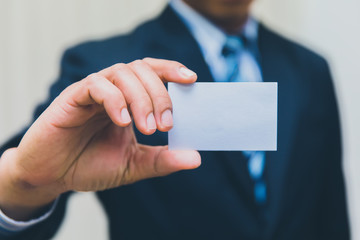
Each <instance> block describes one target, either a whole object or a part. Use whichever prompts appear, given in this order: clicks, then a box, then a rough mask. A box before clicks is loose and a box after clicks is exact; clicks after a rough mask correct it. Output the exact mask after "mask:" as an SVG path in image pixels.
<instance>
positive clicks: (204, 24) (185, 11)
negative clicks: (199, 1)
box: [170, 0, 258, 57]
mask: <svg viewBox="0 0 360 240" xmlns="http://www.w3.org/2000/svg"><path fill="white" fill-rule="evenodd" d="M170 6H171V7H172V8H173V10H174V11H175V12H176V14H178V15H179V17H180V18H181V19H182V21H183V22H184V24H185V25H186V26H187V27H188V29H189V30H190V32H191V33H192V34H193V36H194V38H195V39H196V41H197V42H198V44H199V45H200V48H201V50H202V52H203V53H204V54H205V55H208V54H210V55H212V54H211V53H213V54H216V55H219V54H221V51H222V48H223V46H224V44H225V41H226V37H227V35H226V33H225V32H224V31H222V30H221V29H220V28H218V27H217V26H215V25H214V24H213V23H211V22H210V21H209V20H207V19H206V18H205V17H204V16H202V15H201V14H199V13H198V12H196V11H195V10H194V9H192V8H191V7H190V6H189V5H187V4H186V3H185V2H183V1H182V0H171V1H170ZM241 34H242V35H243V37H245V39H246V40H247V41H249V42H255V41H256V40H257V37H258V23H257V21H256V20H255V19H253V18H252V17H249V19H248V21H247V22H246V24H245V26H244V28H243V31H242V33H241ZM205 57H206V56H205Z"/></svg>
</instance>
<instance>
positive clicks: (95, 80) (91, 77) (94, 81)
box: [85, 73, 101, 86]
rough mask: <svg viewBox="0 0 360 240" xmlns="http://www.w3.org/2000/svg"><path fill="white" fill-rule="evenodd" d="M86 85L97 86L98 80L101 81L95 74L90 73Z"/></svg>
mask: <svg viewBox="0 0 360 240" xmlns="http://www.w3.org/2000/svg"><path fill="white" fill-rule="evenodd" d="M85 79H86V84H87V85H89V86H93V85H96V84H98V82H99V80H100V79H101V78H100V76H99V75H98V74H97V73H92V74H90V75H88V76H87V77H86V78H85Z"/></svg>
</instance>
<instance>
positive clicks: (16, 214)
mask: <svg viewBox="0 0 360 240" xmlns="http://www.w3.org/2000/svg"><path fill="white" fill-rule="evenodd" d="M16 160H17V159H16V149H9V150H7V151H6V152H5V153H4V154H3V155H2V156H1V158H0V209H1V210H2V212H3V213H4V214H6V215H7V216H8V217H10V218H12V219H14V220H18V221H27V220H29V219H32V218H34V217H37V216H38V215H41V214H42V213H43V212H44V210H45V209H47V207H48V206H49V204H51V203H52V202H53V201H54V200H55V199H56V198H57V197H58V196H59V195H60V192H58V191H56V188H55V187H54V186H50V185H49V186H34V185H31V184H30V183H29V182H28V181H27V174H26V173H24V171H23V170H21V169H19V167H18V166H17V162H16Z"/></svg>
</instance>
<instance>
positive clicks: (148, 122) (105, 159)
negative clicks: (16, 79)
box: [0, 58, 201, 220]
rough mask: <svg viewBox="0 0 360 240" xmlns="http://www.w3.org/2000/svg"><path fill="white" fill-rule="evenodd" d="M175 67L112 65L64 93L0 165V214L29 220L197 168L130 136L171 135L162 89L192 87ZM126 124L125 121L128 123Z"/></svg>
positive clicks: (191, 158)
mask: <svg viewBox="0 0 360 240" xmlns="http://www.w3.org/2000/svg"><path fill="white" fill-rule="evenodd" d="M196 78H197V76H196V74H195V73H193V72H192V71H190V70H188V69H187V68H186V67H184V66H183V65H181V64H180V63H178V62H174V61H166V60H159V59H150V58H146V59H143V60H137V61H134V62H132V63H129V64H116V65H114V66H111V67H109V68H107V69H104V70H102V71H100V72H98V73H94V74H91V75H89V76H88V77H86V78H85V79H83V80H82V81H79V82H77V83H74V84H73V85H71V86H69V87H68V88H66V89H65V90H64V91H63V92H62V93H61V94H60V95H59V96H58V97H57V98H56V99H55V100H54V101H53V102H52V104H51V105H50V106H49V107H48V108H47V109H46V110H45V111H44V112H43V114H42V115H41V116H40V117H39V118H38V119H37V120H36V121H35V122H34V124H33V125H32V126H31V127H30V129H29V130H28V131H27V133H26V134H25V136H24V138H23V139H22V141H21V143H20V145H19V146H18V147H17V148H13V149H9V150H8V151H6V152H5V153H4V154H3V156H2V158H1V161H0V208H1V209H2V210H3V211H4V212H5V213H6V214H7V215H9V216H10V217H13V218H15V219H19V220H23V219H27V218H29V217H31V216H32V215H34V214H35V212H36V211H38V210H39V209H41V208H42V207H43V206H45V205H46V204H49V203H51V202H52V201H53V200H54V199H55V198H57V197H58V196H59V194H61V193H64V192H66V191H69V190H75V191H98V190H104V189H109V188H114V187H118V186H120V185H123V184H129V183H133V182H135V181H138V180H141V179H145V178H150V177H155V176H163V175H167V174H170V173H172V172H175V171H179V170H182V169H192V168H196V167H198V166H199V165H200V163H201V159H200V155H199V153H198V152H196V151H169V150H167V146H157V147H152V146H145V145H141V144H138V143H137V141H136V138H135V134H134V131H133V124H131V122H132V121H133V122H134V123H135V126H136V128H137V129H138V130H139V131H140V132H142V133H143V134H148V135H149V134H153V133H154V132H155V131H156V129H158V130H160V131H168V130H170V129H171V128H172V125H173V121H172V105H171V100H170V98H169V95H168V93H167V91H166V88H165V86H164V84H163V81H171V82H178V83H193V82H195V81H196ZM131 116H132V117H131Z"/></svg>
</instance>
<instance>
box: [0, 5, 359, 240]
mask: <svg viewBox="0 0 360 240" xmlns="http://www.w3.org/2000/svg"><path fill="white" fill-rule="evenodd" d="M165 2H166V0H152V1H147V0H132V1H126V0H102V1H98V0H62V1H58V0H32V1H28V0H0V29H1V33H0V142H2V141H4V140H5V139H7V138H8V137H9V136H11V135H12V134H14V133H15V132H16V131H18V130H19V129H20V128H21V127H23V126H24V125H26V123H28V122H29V121H30V119H31V114H32V111H33V108H34V106H35V105H36V104H37V103H39V102H40V101H42V100H43V99H45V97H46V94H47V90H48V87H49V85H50V84H51V83H52V82H53V81H54V79H55V78H56V76H57V73H58V63H59V58H60V56H61V53H62V52H63V50H64V49H65V48H66V47H68V46H71V45H73V44H75V43H78V42H80V41H82V40H85V39H89V38H101V37H104V36H109V35H112V34H115V33H119V32H125V31H128V30H129V29H131V28H132V27H133V26H134V25H137V24H138V23H139V22H141V21H143V20H144V19H147V18H149V17H151V16H153V15H155V14H157V13H158V12H159V11H160V10H161V9H162V7H163V6H164V4H165ZM359 9H360V1H358V0H343V1H337V0H292V1H289V0H257V1H256V4H255V9H254V12H255V15H257V16H258V18H260V19H263V20H264V21H265V22H266V23H267V24H268V25H270V26H271V27H272V28H274V29H276V30H277V31H279V32H281V33H283V34H285V35H286V36H288V37H290V38H292V39H295V40H297V41H300V42H302V43H304V44H305V45H307V46H310V47H311V48H313V49H315V50H316V51H318V52H320V53H321V54H323V55H325V56H326V57H327V58H328V59H329V60H330V63H331V66H332V70H333V75H334V77H335V83H336V87H337V93H338V96H339V100H340V107H341V117H342V127H343V134H344V150H345V151H344V167H345V172H346V180H347V188H348V200H349V205H350V217H351V223H352V235H353V239H360V204H359V203H360V187H359V186H360V174H359V170H360V162H359V158H360V126H359V122H360V110H359V104H360V90H359V87H360V83H359V82H360V71H359V68H360V60H359V59H360V47H359V46H358V44H359V42H360V31H359V29H360V14H359ZM324 167H325V166H324ZM119 204H121V203H119ZM119 227H121V226H119ZM106 228H107V223H106V220H105V215H104V213H103V211H102V209H101V207H100V206H99V205H98V204H97V203H96V199H95V198H94V196H93V195H92V194H89V193H81V194H77V195H76V196H74V197H73V198H72V200H71V201H70V205H69V208H68V214H67V217H66V220H65V222H64V224H63V226H62V228H61V230H60V232H59V234H58V236H57V237H56V239H57V240H65V239H89V240H91V239H94V240H95V239H96V240H99V239H107V238H106V236H107V235H106Z"/></svg>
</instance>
